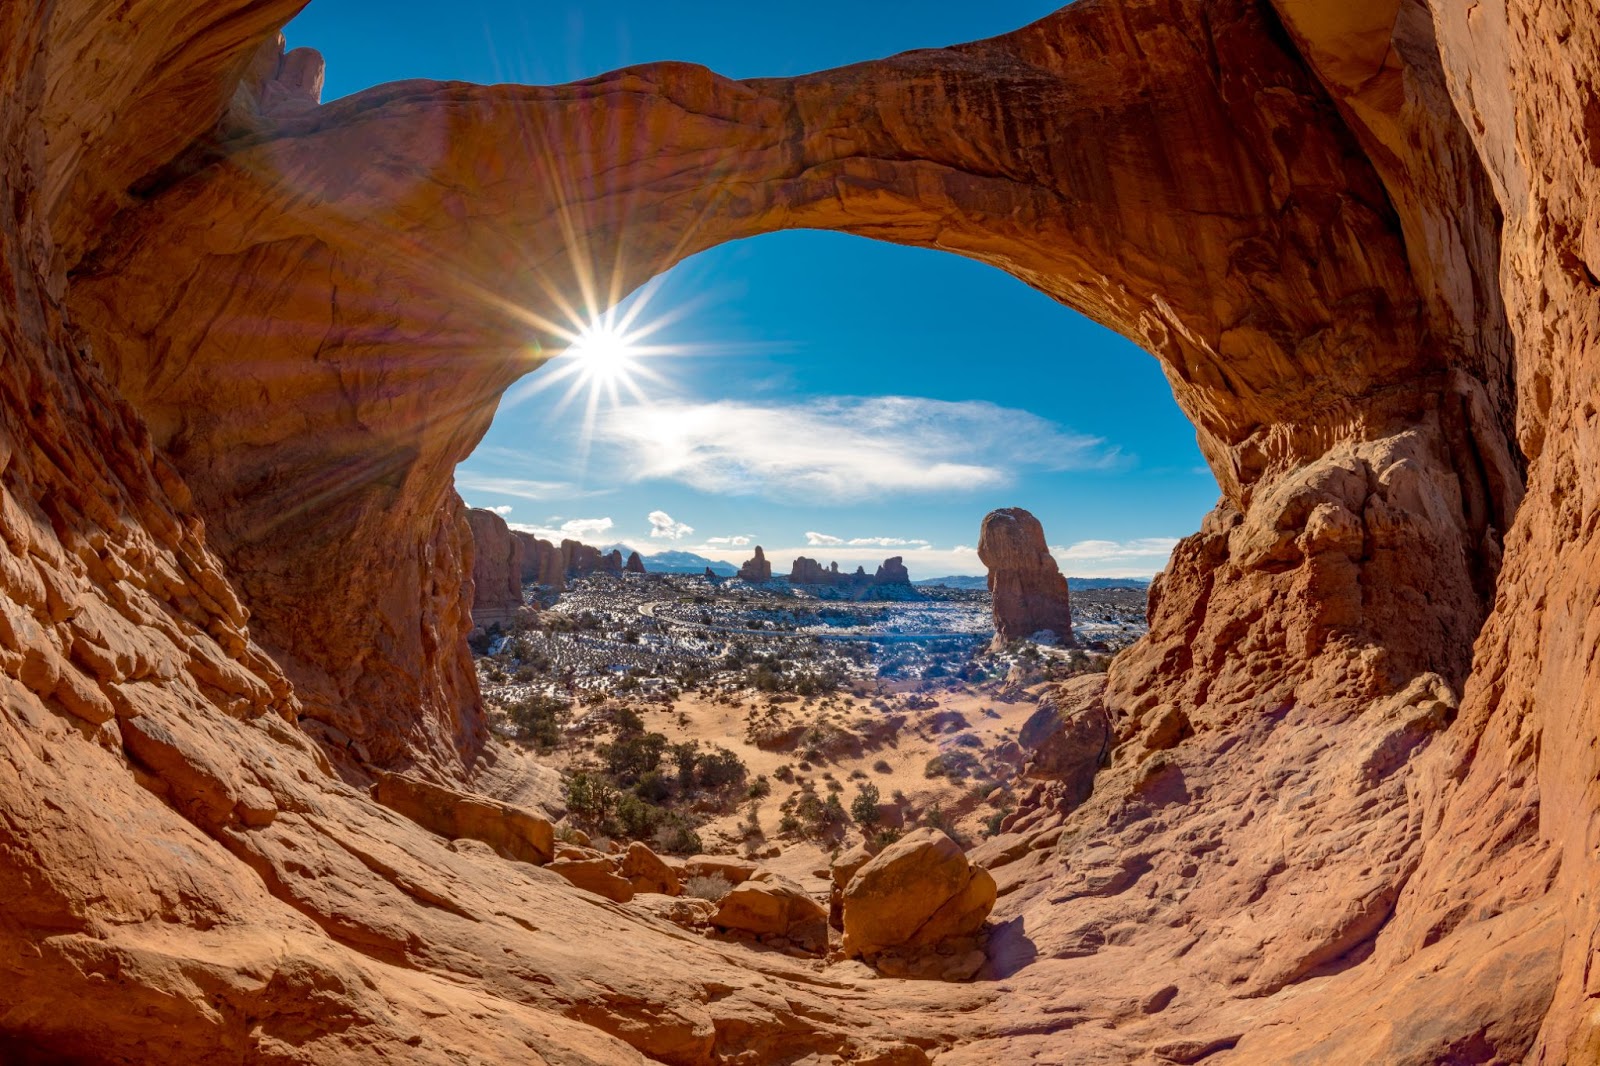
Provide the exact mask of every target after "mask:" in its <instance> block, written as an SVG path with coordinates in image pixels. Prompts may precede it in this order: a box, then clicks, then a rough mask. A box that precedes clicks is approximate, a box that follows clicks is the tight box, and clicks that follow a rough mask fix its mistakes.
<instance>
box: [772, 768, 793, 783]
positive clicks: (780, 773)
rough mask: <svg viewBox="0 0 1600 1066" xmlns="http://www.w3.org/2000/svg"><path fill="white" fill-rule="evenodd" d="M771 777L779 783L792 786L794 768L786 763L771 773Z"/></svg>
mask: <svg viewBox="0 0 1600 1066" xmlns="http://www.w3.org/2000/svg"><path fill="white" fill-rule="evenodd" d="M772 776H773V777H776V778H777V779H778V780H779V781H783V782H785V783H787V784H791V785H792V784H794V767H792V766H790V765H789V764H788V763H784V764H783V765H782V766H780V767H778V768H777V769H776V770H774V771H772Z"/></svg>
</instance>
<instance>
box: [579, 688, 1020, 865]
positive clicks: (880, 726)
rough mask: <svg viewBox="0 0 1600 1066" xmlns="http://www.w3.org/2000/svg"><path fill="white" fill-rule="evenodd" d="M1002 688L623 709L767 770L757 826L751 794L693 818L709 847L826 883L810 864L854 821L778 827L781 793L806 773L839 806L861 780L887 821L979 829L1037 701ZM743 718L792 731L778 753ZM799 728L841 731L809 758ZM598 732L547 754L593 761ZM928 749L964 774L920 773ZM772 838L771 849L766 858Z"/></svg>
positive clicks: (1015, 763) (1009, 777)
mask: <svg viewBox="0 0 1600 1066" xmlns="http://www.w3.org/2000/svg"><path fill="white" fill-rule="evenodd" d="M908 687H909V686H908ZM917 687H925V686H917ZM1002 687H1003V686H1002V685H1001V684H1000V683H998V682H987V683H983V684H979V685H973V684H967V683H960V682H951V683H949V684H947V685H944V686H940V687H938V688H937V689H935V690H934V691H931V692H928V691H923V692H919V693H909V692H895V691H892V688H885V689H883V690H881V691H880V693H879V694H878V695H876V696H869V697H867V698H859V697H856V696H852V695H849V694H848V693H840V694H837V695H835V696H832V697H825V698H813V699H799V698H796V697H792V696H790V697H778V699H779V700H780V701H781V702H776V703H775V702H774V701H773V697H770V696H768V695H766V694H763V693H756V692H744V693H739V694H733V695H727V696H721V697H706V696H703V695H700V694H697V693H691V694H687V695H684V696H681V697H679V698H678V699H677V700H676V701H675V702H674V703H673V705H672V706H671V707H666V706H663V705H661V704H648V703H640V704H632V706H633V707H634V709H635V710H637V711H638V712H639V714H640V717H641V718H642V719H643V720H644V725H645V728H646V729H647V730H650V731H653V732H659V733H663V734H665V735H666V736H667V737H668V739H669V740H670V741H672V742H674V743H676V742H678V741H684V740H698V741H700V743H701V744H702V746H712V745H720V746H722V747H725V748H728V749H729V750H731V751H733V752H735V753H736V754H737V755H738V756H739V758H740V759H742V760H743V761H744V763H745V765H746V767H748V769H749V775H750V776H749V780H750V781H754V780H756V778H757V777H758V776H759V775H765V776H766V778H767V780H768V781H769V782H770V784H771V787H772V793H771V795H769V796H767V797H766V798H764V799H761V800H759V801H758V803H759V806H758V814H757V817H758V819H759V822H760V826H761V834H760V835H759V836H753V835H752V836H748V837H747V835H746V832H745V820H746V817H747V810H748V806H749V803H750V801H749V800H747V799H742V798H741V799H740V800H739V801H738V802H736V803H734V804H733V805H732V807H731V809H729V810H727V811H726V812H725V813H714V814H713V816H712V817H711V818H710V820H709V821H708V822H707V823H706V824H704V825H703V826H701V827H700V830H699V832H700V836H701V838H702V840H703V841H704V844H705V847H706V850H707V851H710V852H716V853H720V854H744V855H750V856H752V857H759V858H760V861H761V862H762V864H763V865H765V866H767V867H769V868H771V869H773V870H775V871H777V872H779V873H782V874H784V875H786V876H789V877H792V878H794V879H795V880H797V881H799V882H801V883H802V884H803V885H805V886H806V887H807V888H809V889H813V890H819V891H820V890H822V889H823V887H824V886H823V882H822V881H821V880H820V879H819V878H818V877H817V876H816V871H818V870H825V868H826V867H827V865H828V863H829V860H830V857H831V856H832V855H833V854H834V853H836V852H838V851H839V850H842V849H845V848H849V847H851V846H852V845H854V844H857V843H860V842H861V841H862V839H863V836H862V833H861V831H860V830H859V829H858V828H857V827H856V826H855V825H854V824H853V823H852V824H850V825H849V826H847V827H846V828H844V829H843V830H842V831H840V832H837V833H835V834H834V835H833V836H831V837H828V838H826V839H820V840H813V839H805V838H803V837H801V836H799V835H798V834H794V833H789V834H784V833H782V832H781V831H780V826H779V822H780V820H781V819H782V817H783V811H782V807H783V804H784V801H785V800H786V799H788V798H790V797H792V796H795V795H796V794H798V793H799V792H800V791H801V790H802V788H803V787H804V786H805V785H806V784H807V783H808V782H809V784H810V786H811V787H812V788H814V789H815V790H816V793H817V795H818V797H819V798H822V799H826V798H827V795H828V792H829V790H830V782H837V783H838V784H839V785H842V786H843V788H842V791H839V793H838V794H839V799H840V801H841V802H842V803H843V804H844V806H845V808H846V809H847V810H848V809H849V807H850V804H851V801H852V800H854V799H855V798H856V794H857V790H858V786H859V785H860V784H863V783H867V782H870V783H871V784H873V785H875V786H876V787H877V788H878V791H879V793H880V797H881V810H882V813H883V818H882V821H883V824H884V825H886V826H896V827H899V826H914V825H916V824H918V822H919V820H921V819H922V818H923V817H925V816H926V814H927V812H928V811H929V809H930V808H932V807H934V806H935V805H937V806H938V807H939V808H940V810H941V811H942V812H943V814H944V815H945V816H946V818H947V819H948V820H949V822H950V824H951V825H953V826H954V827H955V830H956V832H957V834H958V836H959V837H961V838H964V840H965V842H966V843H968V844H975V843H978V842H979V841H981V840H982V839H983V838H984V836H985V824H986V823H987V822H988V820H989V819H990V818H991V817H992V816H993V815H994V814H995V813H996V812H997V811H1000V810H1002V809H1009V800H1010V792H1011V790H1012V787H1013V786H1014V785H1015V782H1016V774H1017V771H1018V770H1019V769H1020V759H1021V751H1020V749H1019V748H1018V747H1017V745H1016V743H1015V741H1016V736H1017V733H1018V731H1019V730H1020V729H1021V727H1022V724H1023V723H1024V722H1025V721H1026V720H1027V718H1028V716H1029V715H1031V714H1032V713H1033V712H1034V711H1035V710H1036V709H1037V695H1038V690H1037V689H1033V690H1026V691H1023V692H1021V693H1018V694H1015V695H1009V696H1004V697H1003V696H1002V694H1001V689H1002ZM752 719H754V720H755V721H757V722H758V723H760V724H763V725H767V726H769V728H770V729H771V731H773V732H785V733H789V734H791V736H790V737H789V738H788V740H787V742H785V743H781V744H779V746H778V747H777V749H776V750H771V749H769V748H763V747H758V746H757V745H756V744H754V743H752V742H751V741H750V740H748V739H747V725H748V723H750V722H751V721H752ZM808 726H821V727H824V729H825V730H827V727H836V728H837V729H838V730H841V731H842V732H834V733H833V737H834V738H835V740H834V743H832V744H829V745H827V746H828V747H829V748H830V752H829V754H827V755H826V756H825V757H822V758H818V757H817V756H816V755H815V754H813V755H812V757H811V758H810V759H809V760H807V759H806V757H805V754H804V752H803V751H802V750H800V749H801V748H803V747H805V746H806V745H805V744H804V742H802V743H801V744H798V745H797V744H796V743H794V738H793V736H792V734H794V733H798V732H800V731H801V730H802V729H803V728H804V727H808ZM828 731H829V732H832V731H831V730H828ZM607 739H609V736H608V735H607V734H605V733H601V734H600V735H598V736H595V737H592V738H588V739H585V740H581V741H579V742H577V743H575V744H573V745H571V746H570V747H566V748H563V749H562V750H561V751H559V752H557V753H555V754H553V755H551V756H548V757H547V758H548V760H549V761H550V762H552V763H553V764H554V765H556V766H557V767H559V768H561V769H563V770H566V769H568V768H570V767H572V766H573V765H574V764H576V763H581V762H583V761H584V760H585V759H587V758H591V757H592V755H593V752H594V750H595V748H596V747H598V745H599V744H600V743H603V742H605V741H606V740H607ZM813 750H814V747H813ZM936 757H942V758H943V759H945V760H946V761H947V762H962V763H966V764H967V765H968V766H969V767H971V769H972V772H969V773H968V774H966V775H963V776H961V777H960V778H959V779H953V778H951V777H949V776H944V775H938V774H936V775H935V776H932V777H930V776H928V774H927V767H928V764H929V761H930V760H932V759H934V758H936ZM807 764H809V765H807ZM780 767H788V768H789V769H790V771H791V772H792V775H793V780H792V781H788V780H783V779H780V777H779V776H778V774H779V769H780ZM786 776H787V775H786ZM741 795H742V793H741ZM702 813H704V812H702ZM774 846H776V848H777V849H779V851H778V854H776V855H773V854H772V851H773V849H774Z"/></svg>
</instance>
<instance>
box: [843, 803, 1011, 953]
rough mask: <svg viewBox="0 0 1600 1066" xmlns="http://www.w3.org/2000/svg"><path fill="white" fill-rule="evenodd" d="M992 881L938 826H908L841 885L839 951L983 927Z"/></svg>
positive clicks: (927, 941) (906, 943) (916, 942)
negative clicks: (841, 937) (911, 828)
mask: <svg viewBox="0 0 1600 1066" xmlns="http://www.w3.org/2000/svg"><path fill="white" fill-rule="evenodd" d="M994 901H995V881H994V878H993V877H991V876H990V875H989V871H987V870H985V869H983V867H981V866H973V865H972V864H970V863H969V862H968V861H967V857H966V855H964V854H963V853H962V851H961V848H960V847H959V846H958V845H957V844H956V842H955V841H953V840H951V839H950V838H949V837H948V836H946V835H945V834H943V833H941V832H939V831H938V830H937V829H918V830H915V831H913V832H911V833H907V834H906V835H905V836H903V837H901V838H900V839H899V840H897V841H896V842H894V843H893V844H891V845H889V846H888V847H887V848H884V849H883V851H881V852H880V853H879V854H878V855H877V857H875V858H874V859H872V860H871V861H870V862H868V863H865V864H864V865H862V866H861V868H860V869H858V870H857V871H856V872H855V875H854V876H853V877H851V878H850V881H849V883H848V884H847V885H846V886H845V889H844V947H843V950H844V953H845V954H846V955H849V956H861V955H866V956H872V955H877V954H878V953H879V952H882V951H885V950H887V949H890V948H931V947H935V946H937V945H938V944H940V943H943V942H944V941H946V940H950V939H953V938H955V937H963V936H970V935H972V934H973V933H976V932H977V931H978V930H979V929H980V928H982V926H983V923H984V920H985V919H987V918H988V917H989V912H990V911H991V910H992V909H993V908H994Z"/></svg>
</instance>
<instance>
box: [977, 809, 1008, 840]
mask: <svg viewBox="0 0 1600 1066" xmlns="http://www.w3.org/2000/svg"><path fill="white" fill-rule="evenodd" d="M1009 813H1010V812H1009V811H995V812H994V813H993V814H991V815H989V817H988V818H986V819H984V822H983V833H984V835H985V836H991V837H992V836H999V835H1000V823H1001V822H1003V821H1005V820H1006V815H1007V814H1009Z"/></svg>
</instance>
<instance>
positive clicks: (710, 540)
mask: <svg viewBox="0 0 1600 1066" xmlns="http://www.w3.org/2000/svg"><path fill="white" fill-rule="evenodd" d="M706 543H707V544H715V545H718V546H727V547H732V548H746V547H749V546H750V545H751V544H754V543H755V538H754V537H747V536H745V535H743V534H740V535H738V536H734V537H707V538H706Z"/></svg>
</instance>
